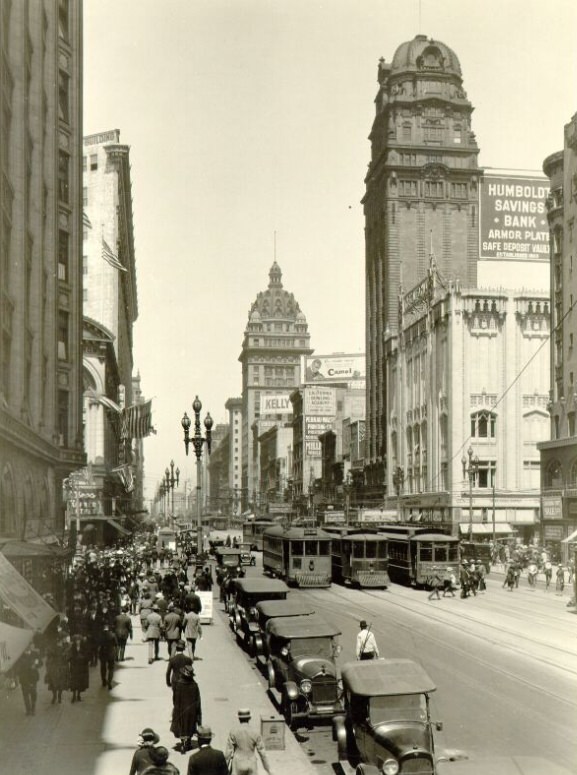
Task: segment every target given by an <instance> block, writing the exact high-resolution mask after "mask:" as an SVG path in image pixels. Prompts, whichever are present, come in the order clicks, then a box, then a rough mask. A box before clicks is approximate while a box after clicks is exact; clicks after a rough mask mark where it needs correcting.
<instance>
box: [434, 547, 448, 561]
mask: <svg viewBox="0 0 577 775" xmlns="http://www.w3.org/2000/svg"><path fill="white" fill-rule="evenodd" d="M447 552H448V547H447V546H437V547H436V548H435V562H447V561H448V559H449V558H448V556H447Z"/></svg>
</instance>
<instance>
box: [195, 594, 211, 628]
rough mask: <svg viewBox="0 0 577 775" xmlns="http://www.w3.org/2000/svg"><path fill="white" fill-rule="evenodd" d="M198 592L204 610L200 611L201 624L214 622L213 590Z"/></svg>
mask: <svg viewBox="0 0 577 775" xmlns="http://www.w3.org/2000/svg"><path fill="white" fill-rule="evenodd" d="M196 594H197V595H198V596H199V598H200V602H201V603H202V610H201V612H200V623H201V624H212V592H208V591H207V592H201V591H200V590H197V592H196Z"/></svg>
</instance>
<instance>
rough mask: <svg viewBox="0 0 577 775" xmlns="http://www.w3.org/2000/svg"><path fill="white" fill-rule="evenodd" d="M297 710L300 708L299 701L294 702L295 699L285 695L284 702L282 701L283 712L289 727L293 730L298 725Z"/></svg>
mask: <svg viewBox="0 0 577 775" xmlns="http://www.w3.org/2000/svg"><path fill="white" fill-rule="evenodd" d="M297 710H298V705H297V703H296V702H294V701H293V700H289V698H288V697H287V696H286V695H285V696H284V697H283V702H282V713H283V716H284V718H285V721H286V723H287V726H288V728H289V729H290V730H293V731H294V730H295V729H296V727H297V721H296V718H295V716H296V713H297Z"/></svg>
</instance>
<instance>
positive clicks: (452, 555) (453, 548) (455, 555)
mask: <svg viewBox="0 0 577 775" xmlns="http://www.w3.org/2000/svg"><path fill="white" fill-rule="evenodd" d="M458 560H459V544H458V543H454V544H449V562H458Z"/></svg>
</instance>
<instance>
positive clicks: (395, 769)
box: [333, 659, 443, 775]
mask: <svg viewBox="0 0 577 775" xmlns="http://www.w3.org/2000/svg"><path fill="white" fill-rule="evenodd" d="M342 683H343V699H344V714H341V715H340V716H337V717H335V719H334V721H333V739H334V740H336V742H337V746H338V753H339V760H341V761H345V760H348V761H349V763H350V764H352V765H357V772H358V773H365V775H368V774H369V773H375V775H376V773H384V775H397V774H398V773H399V774H400V775H403V774H404V773H411V775H416V774H417V773H418V775H438V770H437V764H436V761H435V745H434V736H433V728H435V729H436V730H438V731H440V730H441V729H442V728H443V724H442V722H433V721H431V716H430V706H429V700H430V695H431V694H432V692H434V691H435V689H436V687H435V684H434V683H433V681H432V680H431V678H430V677H429V676H428V675H427V673H426V672H425V670H424V669H423V667H422V666H421V665H420V664H418V663H417V662H413V661H412V660H410V659H378V660H366V661H360V662H348V663H347V664H345V665H344V666H343V669H342Z"/></svg>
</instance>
